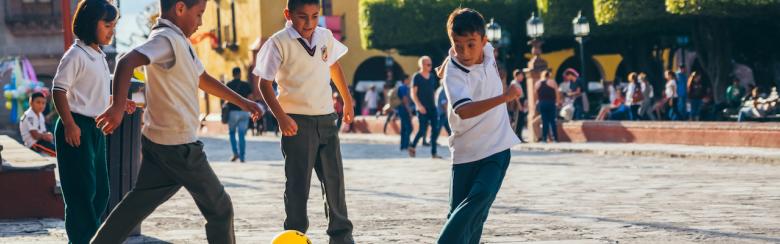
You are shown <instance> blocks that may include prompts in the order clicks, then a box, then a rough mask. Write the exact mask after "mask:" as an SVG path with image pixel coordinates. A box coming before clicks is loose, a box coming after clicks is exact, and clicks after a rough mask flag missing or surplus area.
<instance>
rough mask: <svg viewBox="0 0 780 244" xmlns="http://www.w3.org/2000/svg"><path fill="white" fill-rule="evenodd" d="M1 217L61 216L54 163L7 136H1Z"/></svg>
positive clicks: (62, 206) (62, 210) (61, 210)
mask: <svg viewBox="0 0 780 244" xmlns="http://www.w3.org/2000/svg"><path fill="white" fill-rule="evenodd" d="M0 158H1V161H0V163H2V165H0V219H19V218H64V217H65V204H64V202H63V200H62V194H61V191H60V189H59V187H58V186H57V180H56V178H55V177H56V176H55V172H54V170H55V167H56V165H55V164H53V163H52V161H50V159H47V158H44V157H42V156H40V155H39V154H38V153H36V152H34V151H32V150H30V149H29V148H27V147H25V146H24V145H22V144H19V143H18V142H17V141H16V140H14V139H12V138H10V137H8V136H0Z"/></svg>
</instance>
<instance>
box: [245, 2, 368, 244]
mask: <svg viewBox="0 0 780 244" xmlns="http://www.w3.org/2000/svg"><path fill="white" fill-rule="evenodd" d="M319 12H320V2H319V0H288V1H287V8H286V9H285V10H284V17H285V18H286V19H287V23H286V26H285V28H284V29H282V30H281V31H279V32H277V33H275V34H274V35H273V36H271V37H270V38H269V39H268V41H267V42H266V44H265V45H263V47H262V48H261V49H260V52H259V53H258V54H257V59H256V60H257V63H258V64H262V65H258V66H257V67H256V68H255V70H254V74H255V75H257V76H258V77H259V78H260V80H261V81H260V91H261V93H262V94H263V98H264V99H265V101H266V104H268V107H269V108H270V109H271V112H272V113H273V115H274V116H275V117H276V119H277V120H278V121H279V126H280V129H281V131H282V143H281V144H282V154H283V155H284V160H285V176H286V179H287V181H286V183H285V191H284V207H285V212H286V214H287V218H286V219H285V221H284V229H285V230H297V231H300V232H304V233H305V232H306V230H307V229H308V227H309V221H308V218H307V214H306V202H307V200H308V198H309V188H310V187H311V185H310V182H311V172H312V169H314V170H315V172H316V173H317V178H319V179H320V182H321V186H322V191H323V194H324V195H325V200H326V202H325V213H326V216H327V217H328V220H329V221H328V223H329V224H328V231H327V233H328V235H329V236H330V243H354V241H353V240H352V222H350V221H349V218H348V217H347V204H346V200H345V197H344V174H343V169H342V162H341V151H340V150H341V149H340V145H339V136H338V127H337V126H336V123H337V122H336V121H337V118H338V115H336V113H335V109H334V107H333V100H332V93H331V92H332V90H331V87H330V81H331V79H332V80H333V83H334V84H335V85H336V88H337V89H338V91H339V93H340V94H341V96H342V97H343V100H344V104H343V106H342V108H343V112H344V116H343V121H344V123H347V124H350V123H351V122H352V119H353V117H354V108H353V107H352V104H353V101H352V96H351V95H350V94H349V90H348V89H347V83H346V81H345V79H344V74H343V72H342V71H341V65H340V64H339V63H338V59H339V58H341V57H342V56H343V55H344V54H346V53H347V47H346V46H344V45H343V44H341V43H340V42H339V41H338V40H336V39H335V38H334V37H333V33H331V32H330V31H329V30H328V29H325V28H320V27H317V21H318V18H319ZM274 81H276V82H277V83H278V88H279V95H278V96H276V94H274V89H273V82H274Z"/></svg>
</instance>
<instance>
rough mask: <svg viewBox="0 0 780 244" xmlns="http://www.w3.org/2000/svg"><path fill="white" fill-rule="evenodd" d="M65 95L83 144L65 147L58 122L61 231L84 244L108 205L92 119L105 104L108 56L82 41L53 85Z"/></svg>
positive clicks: (102, 144) (100, 139) (102, 147)
mask: <svg viewBox="0 0 780 244" xmlns="http://www.w3.org/2000/svg"><path fill="white" fill-rule="evenodd" d="M52 84H53V86H52V89H53V90H54V91H61V92H65V94H66V97H67V101H68V105H69V107H70V111H71V115H72V116H73V121H74V122H75V123H76V125H77V126H78V128H79V129H80V130H81V138H80V140H81V145H79V146H78V147H73V146H71V145H70V144H68V143H66V142H65V125H64V124H63V123H62V119H59V120H57V123H56V125H55V129H54V137H55V144H56V145H58V146H57V148H56V151H57V164H58V167H57V168H58V170H59V173H60V185H61V187H62V196H63V200H64V201H65V231H66V233H67V234H68V240H69V242H70V243H88V242H89V239H90V238H91V237H92V235H93V234H94V233H95V231H96V230H97V228H98V226H99V225H100V217H101V216H102V215H103V213H104V212H105V209H106V206H107V205H108V197H109V195H108V166H107V161H106V140H105V136H104V135H103V133H102V132H101V131H100V129H98V128H97V126H96V125H95V117H97V116H98V115H99V114H100V113H102V112H103V111H105V109H106V108H107V107H108V105H109V96H110V86H111V73H110V71H109V69H108V63H106V55H105V53H103V52H102V51H98V50H95V49H93V48H92V47H90V46H89V45H87V44H86V43H84V42H83V41H81V40H76V41H75V43H74V44H73V45H72V46H71V47H70V48H69V49H68V51H67V52H65V54H64V55H63V57H62V60H60V64H59V66H58V67H57V73H56V74H55V75H54V79H53V81H52Z"/></svg>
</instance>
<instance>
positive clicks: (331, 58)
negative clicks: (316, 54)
mask: <svg viewBox="0 0 780 244" xmlns="http://www.w3.org/2000/svg"><path fill="white" fill-rule="evenodd" d="M330 38H331V39H332V40H331V41H332V42H333V48H332V49H333V50H330V53H329V54H328V61H327V62H326V63H327V64H328V66H331V65H333V64H335V63H336V62H338V61H339V59H341V57H343V56H344V55H345V54H347V51H349V48H347V46H345V45H344V44H343V43H341V42H340V41H339V40H336V37H334V36H333V33H330Z"/></svg>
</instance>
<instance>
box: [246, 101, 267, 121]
mask: <svg viewBox="0 0 780 244" xmlns="http://www.w3.org/2000/svg"><path fill="white" fill-rule="evenodd" d="M241 109H243V110H245V111H248V112H249V113H251V114H252V121H253V122H256V121H257V120H258V119H260V118H262V117H263V109H262V108H260V105H259V104H257V103H256V102H253V101H251V100H249V99H244V104H243V105H242V106H241Z"/></svg>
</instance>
